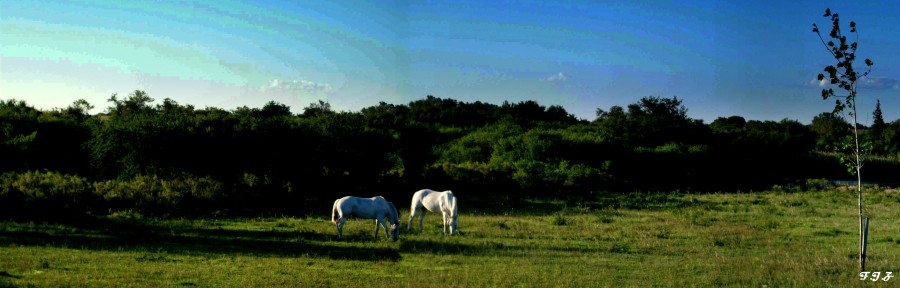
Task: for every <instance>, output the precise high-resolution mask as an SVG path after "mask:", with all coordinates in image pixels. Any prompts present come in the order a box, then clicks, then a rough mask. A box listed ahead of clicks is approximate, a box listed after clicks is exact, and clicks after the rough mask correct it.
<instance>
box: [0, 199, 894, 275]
mask: <svg viewBox="0 0 900 288" xmlns="http://www.w3.org/2000/svg"><path fill="white" fill-rule="evenodd" d="M855 197H856V195H855V193H853V192H851V191H822V192H804V193H781V192H763V193H752V194H749V193H748V194H708V195H695V194H641V195H614V194H601V195H600V196H598V197H596V198H594V199H589V200H585V201H570V202H569V203H566V202H565V201H529V202H527V203H531V205H530V206H528V205H526V208H522V207H517V208H515V209H513V208H508V209H509V210H505V211H504V210H497V209H492V210H487V209H484V210H478V209H470V210H466V209H465V207H474V206H476V205H474V204H475V203H472V204H473V205H469V206H466V205H465V204H466V202H460V207H461V209H462V210H461V212H462V213H463V214H462V215H461V216H460V218H459V221H460V224H459V227H460V230H461V231H462V235H458V236H453V237H447V236H443V235H441V226H440V220H439V219H440V217H438V216H437V215H434V214H429V215H428V216H426V219H425V220H426V223H425V231H423V232H412V233H406V231H405V230H404V231H403V233H401V240H400V241H397V242H392V241H385V240H384V239H379V240H378V241H372V239H371V237H372V232H373V231H372V230H373V226H374V224H373V223H372V221H371V220H359V219H353V220H350V221H348V222H347V224H346V226H345V231H344V235H345V240H344V241H338V240H337V237H336V236H335V231H334V227H333V226H332V224H331V222H330V219H328V217H329V216H330V215H325V214H327V213H322V214H323V215H314V216H311V217H306V218H290V217H285V218H257V219H155V218H138V217H131V216H127V215H126V216H127V217H122V216H121V215H118V216H117V217H113V219H101V220H95V221H86V222H85V221H80V223H79V224H77V225H76V224H61V222H57V223H23V222H12V221H6V222H0V287H3V286H14V287H15V286H21V287H28V286H36V287H48V286H49V287H58V286H89V287H95V286H129V287H160V286H163V287H173V286H176V287H177V286H182V287H192V286H198V287H272V286H276V287H277V286H290V287H359V286H375V287H397V286H400V287H409V286H412V287H581V286H600V287H785V286H787V287H846V286H871V287H898V286H900V279H891V280H889V282H877V283H873V282H868V281H860V280H859V277H858V267H857V265H858V264H857V261H858V258H857V255H856V253H857V250H856V249H857V248H856V246H857V233H858V230H857V229H858V228H857V226H856V225H857V218H856V206H855V205H856V202H855V199H856V198H855ZM866 197H867V198H866V203H867V207H868V208H867V209H868V212H867V213H868V214H869V215H872V217H873V218H872V222H871V227H870V229H871V231H870V246H869V254H870V256H869V263H868V267H870V269H867V270H870V271H892V272H893V273H894V274H895V275H898V274H900V226H898V224H897V223H900V209H898V208H900V192H898V191H884V190H883V191H872V192H868V193H867V194H866ZM461 200H463V199H461ZM486 206H487V205H486ZM325 210H327V209H325ZM132 216H133V215H132ZM402 217H408V214H407V213H406V211H403V215H402ZM404 220H405V219H404ZM403 224H404V229H405V224H406V223H403ZM382 233H383V232H382ZM380 236H383V234H381V235H380Z"/></svg>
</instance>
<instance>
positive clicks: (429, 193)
mask: <svg viewBox="0 0 900 288" xmlns="http://www.w3.org/2000/svg"><path fill="white" fill-rule="evenodd" d="M423 208H424V209H423ZM426 210H427V211H431V212H434V213H441V214H443V215H444V234H447V229H450V235H453V234H454V233H457V231H456V230H457V229H456V221H457V219H458V216H459V214H458V213H457V209H456V197H454V196H453V191H450V190H447V191H444V192H438V191H433V190H431V189H422V190H419V191H416V194H413V197H412V206H410V207H409V225H407V227H406V229H407V230H411V229H412V222H413V219H414V218H415V217H416V215H419V231H421V230H422V222H424V221H425V213H426Z"/></svg>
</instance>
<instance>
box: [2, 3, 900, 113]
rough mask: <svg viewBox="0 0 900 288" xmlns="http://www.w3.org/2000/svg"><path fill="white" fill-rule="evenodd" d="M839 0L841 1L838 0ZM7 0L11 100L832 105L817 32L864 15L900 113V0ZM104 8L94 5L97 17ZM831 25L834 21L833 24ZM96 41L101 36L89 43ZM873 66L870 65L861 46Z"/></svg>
mask: <svg viewBox="0 0 900 288" xmlns="http://www.w3.org/2000/svg"><path fill="white" fill-rule="evenodd" d="M829 2H831V1H829ZM69 3H71V2H66V3H40V4H35V3H11V2H5V3H2V4H0V8H2V9H0V16H2V17H0V29H2V32H3V33H0V40H2V42H4V43H14V44H11V45H3V46H0V87H3V89H0V99H16V100H24V101H25V102H26V103H28V104H29V105H32V106H34V107H35V108H38V109H42V110H50V109H54V108H64V107H67V106H68V105H70V104H71V103H72V102H74V101H75V100H77V99H85V100H87V101H88V102H90V103H91V104H92V105H94V106H95V108H94V109H93V110H91V111H90V112H91V114H96V113H99V112H102V111H105V109H106V107H108V102H107V101H106V99H108V98H109V97H110V95H112V94H113V93H118V95H120V96H119V97H123V96H125V95H128V94H130V93H132V92H133V91H135V90H143V91H145V92H147V93H148V94H149V95H150V97H152V98H154V99H156V102H154V103H159V102H161V101H162V99H165V98H170V99H172V100H174V101H176V102H178V103H179V104H184V105H193V106H194V107H196V108H198V109H202V108H204V107H217V108H221V109H225V110H229V111H230V110H234V109H235V108H237V107H241V106H247V107H251V108H257V107H262V106H263V105H265V103H267V102H269V101H275V102H278V103H281V104H284V105H287V106H289V107H291V111H292V112H293V113H300V112H302V109H303V108H304V107H307V106H308V105H309V104H310V103H315V102H317V101H318V100H324V101H327V102H329V103H330V104H331V105H332V108H333V109H334V110H335V111H350V112H358V111H360V110H361V109H362V108H365V107H371V106H375V105H377V104H378V102H382V101H383V102H386V103H390V104H395V105H400V104H402V105H407V104H408V103H409V102H411V101H415V100H419V99H424V98H425V97H426V96H427V95H433V96H434V97H438V98H443V99H455V100H458V101H461V102H475V101H481V102H484V103H490V104H495V105H500V104H501V103H503V102H504V101H509V102H510V103H518V102H521V101H526V100H534V101H536V102H538V103H539V104H541V105H543V106H545V107H549V106H551V105H559V106H562V107H563V108H565V109H566V111H568V112H569V113H571V114H573V115H575V117H576V118H579V119H584V120H589V121H590V120H593V119H594V118H595V114H594V112H595V111H596V109H597V108H600V109H604V110H608V109H609V108H610V107H611V106H622V107H627V105H628V104H632V103H635V102H637V101H639V100H640V99H641V98H643V97H649V96H657V97H664V98H671V97H677V98H678V99H680V100H682V101H683V105H684V106H685V107H686V108H687V109H688V116H689V117H691V118H694V119H701V120H703V121H704V123H711V122H712V121H713V120H715V119H716V118H719V117H730V116H741V117H744V118H745V119H747V120H760V121H765V120H772V121H779V120H782V119H791V120H796V121H799V122H801V123H805V124H808V123H810V122H811V120H812V118H813V117H814V116H815V115H818V114H820V113H822V112H831V110H832V109H833V108H834V103H833V101H832V100H828V101H825V100H822V98H821V96H820V91H821V89H822V86H821V85H820V83H819V82H818V81H816V80H815V77H816V75H818V74H819V73H822V69H823V68H824V67H825V66H827V65H833V64H834V61H833V58H832V57H831V56H830V55H828V52H827V51H826V50H825V48H824V47H823V46H822V43H821V42H819V39H818V37H817V36H816V35H815V33H813V32H812V31H811V29H812V24H813V23H816V24H818V25H819V26H820V27H822V28H825V27H827V26H830V22H829V21H827V20H828V19H827V18H824V17H822V13H823V12H824V10H825V8H831V9H832V11H834V12H836V13H840V15H841V20H842V21H841V24H842V28H845V29H846V27H847V25H848V24H849V22H850V21H855V22H856V23H857V24H858V29H859V31H860V34H859V37H860V39H859V41H858V42H859V47H860V48H859V51H858V53H857V56H858V57H859V59H865V58H869V59H872V60H873V61H874V62H875V66H874V68H873V70H872V73H871V74H870V77H867V78H863V79H862V80H861V82H860V88H859V96H858V98H857V101H858V107H859V113H860V114H859V115H860V119H859V122H860V124H863V125H866V126H868V125H869V124H871V115H872V111H873V110H874V106H875V102H876V100H880V101H881V106H882V107H881V109H882V111H883V113H884V118H885V121H886V122H891V121H895V120H896V119H900V114H898V113H896V111H900V99H898V97H897V96H900V80H898V79H900V69H898V68H897V67H900V59H897V58H896V57H892V55H893V51H898V50H900V40H898V39H900V37H898V36H900V34H898V32H897V31H896V30H892V28H893V27H897V26H898V25H900V19H898V18H897V17H891V16H893V15H891V14H892V12H890V11H897V10H898V8H900V3H896V2H890V1H882V2H866V3H854V4H846V3H840V2H831V3H826V4H820V3H818V2H816V1H803V2H802V3H778V4H769V3H737V4H736V3H731V2H727V1H676V2H670V1H666V2H661V1H650V2H642V3H632V2H621V3H613V4H604V5H595V4H592V3H589V2H576V3H571V4H565V5H563V4H554V3H543V2H537V1H533V2H531V1H527V2H516V3H506V2H502V3H500V2H498V3H489V4H485V3H478V2H468V1H461V2H454V3H452V4H450V3H428V4H425V3H422V2H411V1H392V2H389V3H384V2H381V3H377V4H372V3H366V2H360V1H340V2H339V3H306V4H302V5H297V4H292V3H274V2H262V3H256V2H254V3H243V2H213V4H208V3H171V2H164V3H157V4H144V3H133V2H129V3H118V4H109V3H105V2H99V1H83V2H79V3H77V4H69ZM84 15H92V16H93V17H84ZM826 36H827V35H826ZM85 39H88V41H85ZM857 65H862V63H861V62H858V63H857Z"/></svg>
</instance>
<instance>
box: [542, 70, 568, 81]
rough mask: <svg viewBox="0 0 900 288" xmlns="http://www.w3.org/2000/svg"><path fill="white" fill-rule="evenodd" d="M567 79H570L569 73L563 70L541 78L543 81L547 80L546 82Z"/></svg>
mask: <svg viewBox="0 0 900 288" xmlns="http://www.w3.org/2000/svg"><path fill="white" fill-rule="evenodd" d="M566 80H569V75H566V74H563V73H562V72H559V73H558V74H556V75H552V76H549V77H546V78H542V79H541V81H546V82H562V81H566Z"/></svg>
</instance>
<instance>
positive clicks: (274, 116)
mask: <svg viewBox="0 0 900 288" xmlns="http://www.w3.org/2000/svg"><path fill="white" fill-rule="evenodd" d="M108 102H109V107H108V108H107V109H106V111H105V112H104V113H101V114H98V115H91V114H89V112H88V111H89V110H91V109H92V108H93V106H92V105H91V104H90V103H88V102H86V101H84V100H78V101H76V102H75V103H73V104H72V105H70V106H68V107H66V108H57V109H52V110H49V111H44V110H39V109H35V108H34V107H33V106H29V105H28V104H27V103H25V102H24V101H16V100H5V101H0V123H2V124H0V159H3V161H2V162H0V173H2V175H0V199H2V201H0V202H2V203H3V204H0V206H4V207H0V210H3V211H7V213H9V214H16V213H18V214H27V213H29V212H28V211H34V208H35V207H43V208H49V209H50V210H53V211H62V212H60V213H70V212H77V213H82V212H87V213H107V212H111V211H127V210H130V209H133V210H138V211H141V212H142V213H161V214H191V213H230V214H241V213H303V212H304V211H314V210H321V207H318V206H321V203H328V202H329V201H333V200H334V199H336V198H337V197H341V196H345V195H358V196H366V195H385V196H391V195H398V197H403V198H406V197H408V195H406V194H409V193H411V192H412V191H415V190H418V189H421V188H432V189H438V190H447V189H453V191H454V193H456V194H458V195H460V197H474V198H484V199H488V198H492V197H505V198H514V199H517V198H520V197H522V196H547V197H560V196H564V197H565V196H578V195H583V194H586V193H592V192H598V191H611V192H628V191H672V190H681V191H753V190H763V189H770V188H771V187H773V185H782V186H785V185H788V186H790V185H796V186H797V187H802V186H804V185H805V184H806V182H805V181H806V180H807V179H817V178H827V179H848V178H850V177H851V175H850V174H848V172H847V171H846V169H845V168H844V167H843V166H842V164H841V163H840V161H838V160H837V159H838V158H840V157H842V156H843V155H844V154H845V152H846V151H842V150H841V149H842V148H841V147H842V146H841V145H840V143H843V142H842V141H843V140H842V139H846V137H848V135H849V131H850V128H852V126H851V125H850V124H848V123H847V121H845V120H844V119H843V118H841V117H837V116H834V114H832V113H823V114H820V115H817V116H816V117H815V118H813V119H812V122H811V124H810V125H805V124H802V123H800V122H798V121H796V120H790V119H784V120H781V121H757V120H746V119H744V118H743V117H740V116H731V117H721V118H718V119H716V120H714V121H713V122H712V123H709V124H706V123H703V121H702V120H698V119H691V118H690V117H688V116H687V108H686V107H684V105H683V104H682V102H681V100H679V99H678V98H661V97H645V98H642V99H640V101H638V102H636V103H633V104H630V105H628V106H627V107H620V106H613V107H610V108H609V109H599V108H598V109H597V113H596V114H597V117H596V118H595V119H593V120H591V121H588V120H582V119H577V118H576V117H574V116H573V115H572V114H569V113H568V112H567V111H566V110H565V109H563V108H562V107H560V106H549V107H545V106H542V105H540V104H539V103H537V102H535V101H522V102H519V103H509V102H504V103H502V104H500V105H496V104H490V103H484V102H479V101H476V102H462V101H457V100H454V99H442V98H438V97H433V96H428V97H426V98H424V99H420V100H415V101H412V102H410V103H408V104H406V105H403V104H388V103H384V102H381V103H379V104H378V105H376V106H371V107H367V108H364V109H362V110H360V111H358V112H337V111H334V110H332V109H331V107H330V105H329V104H328V103H327V102H324V101H319V102H316V103H311V104H310V105H309V106H308V107H304V108H303V109H302V112H299V113H294V112H292V111H291V108H290V107H288V106H286V105H283V104H280V103H277V102H269V103H267V104H265V105H264V106H263V107H261V108H249V107H240V108H237V109H234V110H231V111H228V110H224V109H220V108H215V107H208V108H202V109H198V108H196V107H194V106H192V105H189V104H180V103H177V102H175V101H173V100H171V99H164V100H163V101H160V102H157V101H155V99H153V98H151V97H150V95H149V94H148V93H146V92H144V91H140V90H138V91H134V92H133V93H131V94H129V95H128V96H127V97H123V98H122V99H120V98H119V97H118V96H117V95H115V94H114V95H113V96H112V97H110V99H109V101H108ZM873 116H874V118H875V121H874V123H873V125H872V126H871V127H865V128H867V129H866V130H865V133H864V134H863V136H864V137H865V139H866V143H870V144H869V145H868V146H867V147H868V153H869V156H870V157H869V158H870V159H869V160H868V163H869V164H867V165H868V166H867V167H869V168H868V173H867V175H866V177H867V179H864V180H865V181H882V182H900V180H898V179H897V178H896V177H897V176H896V175H891V173H889V172H890V171H897V170H898V168H900V164H898V163H900V162H898V160H897V159H898V156H900V120H895V121H893V122H890V123H885V122H884V120H883V116H882V114H881V110H880V106H878V108H877V109H876V111H875V112H873ZM401 195H402V196H401ZM326 206H327V205H326ZM323 207H324V206H323Z"/></svg>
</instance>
